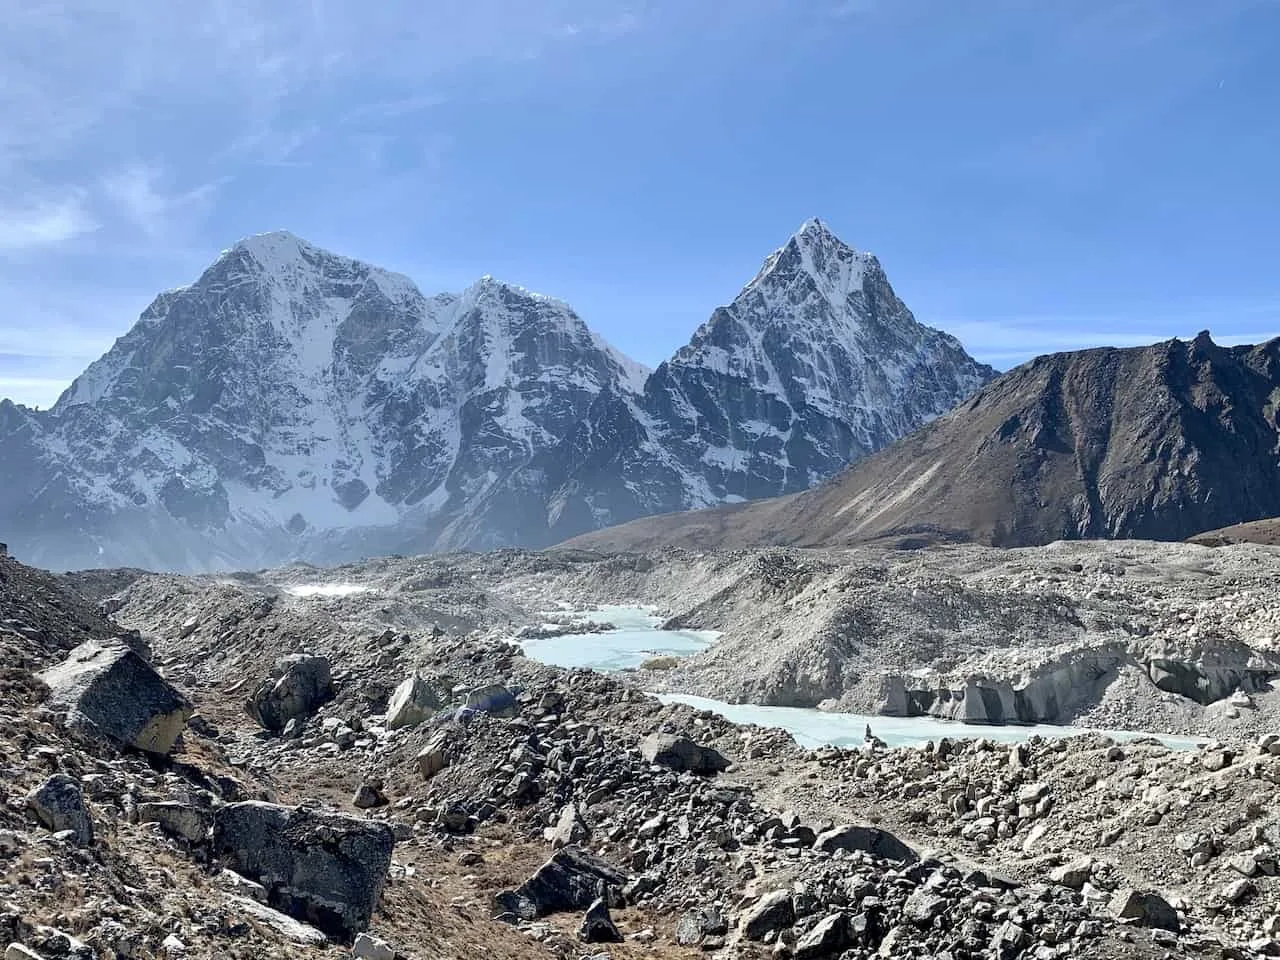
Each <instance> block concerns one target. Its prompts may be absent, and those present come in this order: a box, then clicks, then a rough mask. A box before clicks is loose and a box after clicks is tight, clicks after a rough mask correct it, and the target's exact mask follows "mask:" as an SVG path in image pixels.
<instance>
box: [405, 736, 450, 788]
mask: <svg viewBox="0 0 1280 960" xmlns="http://www.w3.org/2000/svg"><path fill="white" fill-rule="evenodd" d="M451 739H452V737H451V736H450V734H449V731H448V730H437V731H436V732H435V733H434V734H432V736H431V739H430V740H428V741H427V745H426V746H425V747H423V748H422V749H421V750H419V751H418V755H417V757H415V758H414V759H415V761H416V762H417V764H418V773H420V774H421V775H422V778H423V779H424V780H430V779H431V778H432V777H434V776H435V775H436V774H437V773H439V772H440V771H441V770H443V769H444V768H445V767H447V766H448V765H449V743H450V741H451Z"/></svg>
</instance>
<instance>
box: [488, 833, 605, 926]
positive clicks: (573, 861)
mask: <svg viewBox="0 0 1280 960" xmlns="http://www.w3.org/2000/svg"><path fill="white" fill-rule="evenodd" d="M626 881H627V877H626V875H625V874H624V873H622V871H620V870H618V869H617V868H616V867H614V866H613V865H612V864H609V863H607V862H606V861H604V860H601V859H600V858H599V857H597V856H594V855H593V854H590V853H587V852H586V851H585V850H582V849H581V848H579V847H565V848H564V849H563V850H557V851H556V852H555V853H554V854H552V856H551V859H550V860H548V861H547V862H546V863H544V864H543V865H542V866H541V867H539V868H538V870H537V872H536V873H534V875H533V876H532V877H530V878H529V879H528V880H526V881H525V882H524V883H522V884H520V886H518V887H517V888H516V889H514V890H506V891H503V892H502V893H500V894H498V896H497V898H496V899H497V903H498V906H499V907H500V908H501V909H503V910H506V911H509V912H510V913H513V914H515V915H516V916H518V917H519V918H520V919H522V920H536V919H537V918H539V917H545V916H547V915H548V914H551V913H560V912H562V911H566V910H586V909H587V908H588V907H590V906H591V905H592V904H593V903H594V902H595V901H596V900H598V899H604V900H606V901H608V900H610V899H611V897H612V895H613V891H615V890H616V889H618V888H621V886H622V885H623V884H624V883H626Z"/></svg>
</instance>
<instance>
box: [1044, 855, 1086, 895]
mask: <svg viewBox="0 0 1280 960" xmlns="http://www.w3.org/2000/svg"><path fill="white" fill-rule="evenodd" d="M1093 867H1094V860H1093V857H1079V858H1077V859H1075V860H1072V861H1071V862H1070V863H1065V864H1063V865H1062V866H1060V867H1054V869H1053V870H1051V871H1049V879H1050V880H1051V881H1053V882H1054V883H1057V884H1061V885H1062V886H1064V887H1070V888H1071V889H1072V890H1081V889H1083V888H1084V885H1085V884H1086V883H1088V882H1089V879H1090V878H1091V877H1092V876H1093Z"/></svg>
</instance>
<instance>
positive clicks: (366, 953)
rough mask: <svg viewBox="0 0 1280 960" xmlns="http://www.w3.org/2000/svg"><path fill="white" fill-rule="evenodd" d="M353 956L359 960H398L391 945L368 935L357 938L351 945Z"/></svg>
mask: <svg viewBox="0 0 1280 960" xmlns="http://www.w3.org/2000/svg"><path fill="white" fill-rule="evenodd" d="M351 955H352V956H353V957H358V958H359V960H396V952H395V950H394V949H393V948H392V946H391V944H389V943H387V941H385V940H379V939H378V938H377V937H372V936H370V935H369V934H367V933H362V934H360V935H359V936H357V937H356V941H355V943H353V944H352V945H351Z"/></svg>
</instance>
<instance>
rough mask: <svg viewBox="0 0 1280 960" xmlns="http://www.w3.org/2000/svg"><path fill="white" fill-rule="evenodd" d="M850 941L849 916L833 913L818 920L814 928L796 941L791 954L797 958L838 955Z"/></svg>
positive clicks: (812, 958)
mask: <svg viewBox="0 0 1280 960" xmlns="http://www.w3.org/2000/svg"><path fill="white" fill-rule="evenodd" d="M848 943H849V917H848V915H847V914H843V913H831V914H827V916H825V917H823V918H822V919H821V920H819V921H818V922H817V924H816V925H815V926H814V928H813V929H812V930H810V931H809V932H808V933H806V934H805V935H804V936H802V937H801V938H800V939H799V940H797V941H796V946H795V950H793V951H792V954H791V956H792V957H794V958H795V960H819V958H822V957H834V956H837V955H838V954H839V953H840V951H841V950H843V949H844V948H845V946H846V945H848Z"/></svg>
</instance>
